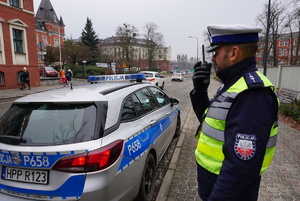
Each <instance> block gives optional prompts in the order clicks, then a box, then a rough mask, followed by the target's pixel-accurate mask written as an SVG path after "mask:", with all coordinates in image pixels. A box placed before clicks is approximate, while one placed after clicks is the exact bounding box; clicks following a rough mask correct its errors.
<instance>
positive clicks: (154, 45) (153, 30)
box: [144, 22, 164, 68]
mask: <svg viewBox="0 0 300 201" xmlns="http://www.w3.org/2000/svg"><path fill="white" fill-rule="evenodd" d="M157 29H158V26H157V25H156V24H155V23H153V22H149V23H147V24H146V26H145V27H144V31H145V35H144V37H145V43H146V44H145V45H146V47H147V53H148V55H147V60H148V66H149V68H153V67H154V66H153V63H154V62H153V61H154V60H155V56H156V55H157V54H158V50H159V48H160V47H162V46H163V43H164V39H163V35H162V34H161V33H159V32H158V31H157Z"/></svg>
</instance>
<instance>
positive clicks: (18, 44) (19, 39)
mask: <svg viewBox="0 0 300 201" xmlns="http://www.w3.org/2000/svg"><path fill="white" fill-rule="evenodd" d="M13 39H14V48H15V53H24V52H23V31H22V30H19V29H13Z"/></svg>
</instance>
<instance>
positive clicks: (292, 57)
mask: <svg viewBox="0 0 300 201" xmlns="http://www.w3.org/2000/svg"><path fill="white" fill-rule="evenodd" d="M291 38H292V39H291ZM264 40H265V39H264V38H260V41H259V43H258V52H257V55H256V59H257V63H258V65H260V66H262V65H263V53H264V44H265V43H264ZM298 40H299V32H296V33H293V34H292V35H291V33H285V34H280V35H279V36H278V39H277V40H276V52H275V54H274V51H273V48H272V49H271V51H270V54H269V56H268V61H267V65H269V66H273V65H274V59H276V61H277V65H299V64H300V47H299V44H298ZM270 46H271V42H270V38H269V47H270ZM297 54H298V56H297ZM274 57H275V58H274Z"/></svg>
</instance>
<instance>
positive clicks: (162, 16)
mask: <svg viewBox="0 0 300 201" xmlns="http://www.w3.org/2000/svg"><path fill="white" fill-rule="evenodd" d="M40 2H41V0H34V7H35V11H36V10H37V8H38V6H39V4H40ZM51 3H52V6H53V8H54V10H55V12H56V15H57V17H58V18H59V17H60V16H62V18H63V21H64V24H65V33H66V37H67V38H73V39H76V38H78V37H80V36H81V32H82V30H83V29H84V26H85V23H86V19H87V17H89V18H90V19H91V20H92V23H93V28H94V30H95V31H96V33H97V34H98V37H99V38H100V39H104V38H107V37H110V36H113V35H115V32H116V28H117V27H118V26H120V25H122V24H123V23H129V24H131V25H134V26H135V27H137V28H138V30H139V34H143V33H144V31H143V28H144V26H145V25H146V23H148V22H153V23H155V24H157V25H158V31H159V32H160V33H161V34H162V35H163V36H164V41H165V46H171V48H172V60H176V56H177V55H178V54H187V56H188V57H196V56H197V40H196V39H194V38H189V36H194V37H197V38H198V40H199V58H201V55H202V54H201V45H202V44H203V42H204V37H203V33H204V31H206V30H207V29H206V28H207V25H209V24H235V23H240V24H249V25H256V17H257V15H258V13H260V12H261V11H262V10H263V5H264V4H267V3H268V0H108V1H105V0H76V1H74V0H51Z"/></svg>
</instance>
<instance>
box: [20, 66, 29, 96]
mask: <svg viewBox="0 0 300 201" xmlns="http://www.w3.org/2000/svg"><path fill="white" fill-rule="evenodd" d="M21 82H22V87H21V88H20V89H21V90H24V89H25V88H26V86H25V83H27V85H28V90H30V79H29V72H28V70H27V68H26V67H24V68H23V72H22V73H21Z"/></svg>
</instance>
